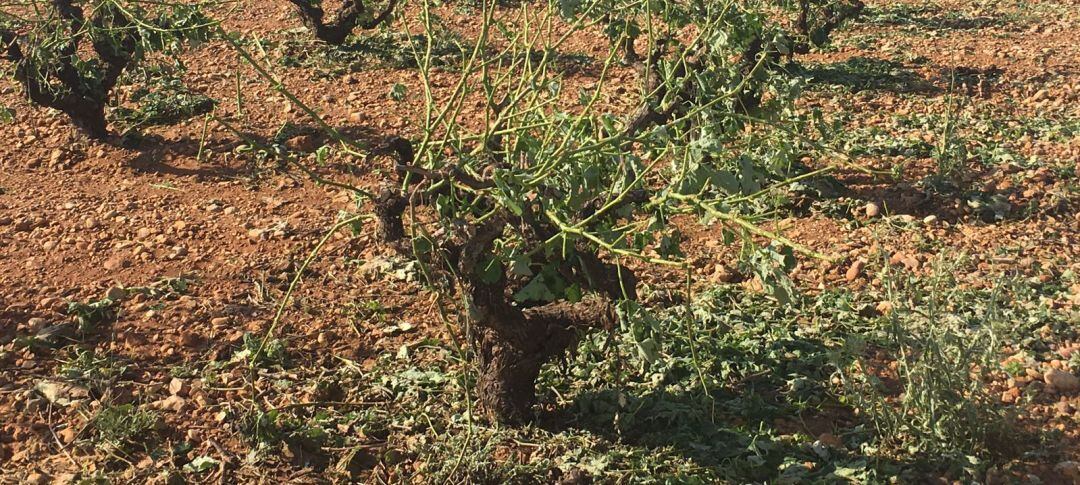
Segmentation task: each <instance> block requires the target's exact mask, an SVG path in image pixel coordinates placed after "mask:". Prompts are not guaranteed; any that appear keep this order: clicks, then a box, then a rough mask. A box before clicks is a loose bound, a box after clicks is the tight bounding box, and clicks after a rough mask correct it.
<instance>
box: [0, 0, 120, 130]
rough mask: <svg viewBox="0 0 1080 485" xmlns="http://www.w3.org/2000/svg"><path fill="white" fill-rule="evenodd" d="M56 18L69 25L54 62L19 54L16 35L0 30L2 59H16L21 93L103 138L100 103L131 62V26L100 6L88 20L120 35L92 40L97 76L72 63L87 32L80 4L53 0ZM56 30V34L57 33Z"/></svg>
mask: <svg viewBox="0 0 1080 485" xmlns="http://www.w3.org/2000/svg"><path fill="white" fill-rule="evenodd" d="M52 5H53V7H54V8H55V9H56V12H57V14H58V16H59V17H60V18H61V19H64V20H65V21H67V22H68V24H69V27H68V28H69V29H70V36H69V38H68V39H67V41H66V43H65V44H63V45H61V46H60V48H59V49H57V54H58V56H57V58H56V60H55V62H53V63H46V64H39V63H38V62H39V61H38V59H37V58H36V57H35V56H34V55H33V54H31V55H26V54H24V53H23V50H22V46H21V45H20V44H19V36H18V35H17V34H16V33H15V32H12V31H7V30H3V31H0V44H2V47H3V57H4V58H6V59H8V60H10V61H12V62H14V63H15V78H16V79H17V80H18V81H19V82H20V83H21V84H22V85H23V88H24V89H25V91H26V95H27V97H28V98H30V100H31V101H33V102H34V103H36V104H39V105H41V106H47V107H50V108H54V109H57V110H60V111H61V112H63V113H64V114H66V115H68V117H69V118H71V120H72V122H74V123H75V126H77V127H78V128H79V129H80V130H82V131H83V132H84V133H86V135H87V136H89V137H91V138H95V139H102V138H105V137H106V136H107V135H108V129H107V126H106V120H105V106H106V104H107V102H108V98H109V93H110V92H111V91H112V88H113V87H114V86H115V85H116V83H117V81H118V80H119V79H120V75H121V74H123V72H124V69H126V68H127V66H128V65H129V64H130V63H131V61H132V56H133V55H134V52H135V49H136V43H137V42H138V40H139V37H138V35H139V34H138V32H137V31H136V30H134V28H133V27H134V24H133V22H132V21H131V19H129V18H127V17H126V16H124V15H123V14H122V12H120V11H118V10H116V9H114V8H111V7H102V8H100V9H97V10H96V11H95V12H94V17H93V19H92V20H91V22H92V23H93V25H94V26H95V27H97V28H98V29H101V30H106V29H113V30H116V31H121V32H123V34H121V35H118V36H117V37H116V38H93V39H91V43H92V46H93V50H94V53H95V54H97V57H98V59H99V60H100V61H101V64H100V71H99V72H98V73H97V74H98V76H97V77H96V78H95V77H93V76H87V75H86V74H84V73H82V72H80V71H79V69H77V68H76V66H77V65H78V64H79V63H80V62H81V60H80V59H79V57H78V52H79V44H80V43H81V42H82V40H83V39H84V37H85V36H86V35H87V34H86V30H85V28H84V27H85V24H86V19H85V17H84V14H83V11H82V8H81V7H79V6H77V5H76V4H75V3H74V2H73V1H72V0H53V1H52ZM57 33H58V34H59V32H57Z"/></svg>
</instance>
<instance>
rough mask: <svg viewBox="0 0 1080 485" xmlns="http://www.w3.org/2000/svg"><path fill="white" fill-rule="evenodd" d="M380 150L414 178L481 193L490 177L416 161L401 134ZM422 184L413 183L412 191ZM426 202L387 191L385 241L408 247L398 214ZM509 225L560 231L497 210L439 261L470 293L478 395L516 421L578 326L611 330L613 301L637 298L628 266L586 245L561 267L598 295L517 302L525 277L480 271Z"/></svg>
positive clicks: (489, 410)
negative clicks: (425, 166)
mask: <svg viewBox="0 0 1080 485" xmlns="http://www.w3.org/2000/svg"><path fill="white" fill-rule="evenodd" d="M382 152H384V153H393V154H395V155H396V156H397V158H398V163H397V166H396V171H397V172H398V174H399V175H400V176H402V177H408V178H409V182H410V184H421V183H426V184H433V183H443V182H453V183H455V184H458V185H459V186H464V187H468V188H470V189H473V190H476V191H482V190H483V189H486V188H489V187H490V186H491V185H490V184H491V183H490V181H487V180H483V179H476V178H473V177H471V176H469V175H467V174H464V173H462V172H461V171H460V170H456V169H454V168H448V169H444V170H440V171H433V170H426V169H421V168H419V167H415V166H413V165H412V164H413V163H414V162H415V160H414V153H413V151H412V148H411V145H409V143H408V142H407V141H406V140H404V139H400V138H394V139H391V140H390V142H389V143H388V144H387V146H386V147H385V148H384V149H383V150H382ZM445 185H446V184H442V186H445ZM420 187H422V186H415V185H414V195H415V190H416V189H419V188H420ZM423 202H424V198H423V197H419V196H415V197H414V196H410V197H408V198H406V197H405V196H403V195H400V193H399V192H398V191H397V188H393V189H387V190H384V191H382V192H381V193H380V194H379V195H378V196H377V197H376V198H375V200H374V205H375V215H376V218H377V219H378V221H379V229H378V231H379V236H380V237H382V238H383V241H384V242H386V243H390V244H391V247H392V248H395V249H396V250H398V251H402V252H405V253H408V252H409V251H408V248H407V247H406V246H407V245H406V244H404V236H405V231H404V228H403V224H402V220H401V215H402V213H403V212H404V210H405V208H406V207H407V205H408V204H410V203H423ZM593 210H595V209H593ZM512 223H519V224H521V225H523V226H528V227H531V228H532V230H533V233H532V234H529V235H527V236H526V238H527V239H529V240H535V241H537V242H539V241H543V240H546V239H548V238H550V236H551V235H552V234H554V233H555V232H556V229H555V228H553V227H550V225H549V224H545V223H544V222H543V221H541V220H539V219H538V218H537V217H535V214H533V213H532V211H531V210H527V211H525V213H524V214H523V215H522V216H521V217H520V218H517V217H514V216H511V215H509V214H497V215H494V216H492V217H490V218H488V219H486V221H485V222H484V223H482V224H478V225H474V226H471V227H469V228H468V230H467V231H465V232H467V234H461V235H459V236H458V237H456V238H455V239H454V241H457V242H456V243H455V242H451V241H443V242H441V243H440V244H441V247H439V248H438V253H439V254H440V255H441V261H440V264H439V265H438V266H439V267H441V268H444V269H446V270H449V271H450V272H452V273H454V274H455V275H457V276H458V278H459V281H460V283H461V288H462V290H463V292H464V293H465V295H466V296H467V301H468V313H469V321H470V324H471V326H470V329H471V333H470V339H471V343H472V345H473V350H474V351H475V355H476V359H477V364H478V365H479V369H480V376H479V379H478V381H477V395H478V397H479V399H480V402H481V405H482V408H483V410H484V413H485V414H486V415H487V416H488V417H490V418H491V419H492V420H494V421H498V422H502V423H507V424H519V423H522V422H525V421H528V420H529V419H530V417H531V408H532V406H533V404H534V403H535V401H536V379H537V377H538V376H539V374H540V369H541V367H542V366H543V365H544V364H545V363H546V362H549V361H551V360H553V359H555V358H557V357H558V356H561V355H563V354H565V353H566V352H567V349H569V348H570V347H571V346H572V345H573V344H574V343H575V342H576V341H577V335H578V334H579V333H580V332H581V331H586V330H589V329H596V328H604V329H611V328H613V327H614V325H615V324H616V322H617V317H616V313H615V305H614V302H615V301H618V300H622V299H624V298H626V299H636V298H637V277H636V276H635V275H634V273H633V272H632V271H630V270H629V269H628V268H625V267H620V266H616V265H613V264H610V263H607V262H604V261H603V260H601V259H600V258H598V257H597V256H596V255H595V254H594V253H592V252H589V251H588V250H587V248H584V247H582V248H579V250H578V251H577V252H576V256H575V257H576V260H568V261H567V262H566V264H564V265H563V268H562V270H561V273H562V274H563V277H564V278H566V280H567V281H569V282H573V283H577V284H579V285H580V286H581V287H582V288H583V289H585V290H588V291H589V292H591V293H595V294H596V296H595V297H590V298H587V299H586V300H585V301H582V302H577V303H570V302H555V303H549V304H545V305H541V306H534V307H529V308H525V307H523V306H519V305H516V304H514V303H513V299H512V297H511V295H512V294H513V293H514V291H513V288H514V287H516V284H518V283H520V282H518V281H514V282H511V281H509V280H508V274H507V271H506V270H505V268H502V267H500V268H498V271H496V272H494V273H495V274H498V275H499V276H498V277H497V278H496V279H495V281H489V280H488V279H489V278H484V277H481V276H480V275H479V272H477V271H476V269H477V268H478V267H480V266H479V265H480V264H481V263H483V264H488V260H487V259H485V258H486V257H487V256H490V255H492V254H494V242H495V240H497V239H499V238H501V237H502V236H503V232H504V230H506V228H507V227H511V224H512ZM429 262H430V261H429ZM484 273H485V274H491V273H492V272H490V271H484Z"/></svg>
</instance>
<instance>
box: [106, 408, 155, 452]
mask: <svg viewBox="0 0 1080 485" xmlns="http://www.w3.org/2000/svg"><path fill="white" fill-rule="evenodd" d="M160 422H161V420H160V417H159V416H158V415H157V414H155V413H154V412H152V411H149V410H146V409H142V408H140V407H136V406H135V405H133V404H121V405H115V406H112V405H110V406H105V407H104V408H102V409H101V411H99V412H98V414H97V415H96V416H94V419H93V421H92V426H93V429H94V430H95V431H96V433H97V438H98V440H99V441H100V442H101V443H102V444H105V445H108V446H111V447H114V448H116V449H119V450H127V451H130V450H134V449H137V448H140V447H142V448H145V447H146V446H147V443H149V442H150V441H151V440H150V439H149V438H151V437H152V436H153V435H154V434H155V432H156V430H157V429H158V426H159V424H160Z"/></svg>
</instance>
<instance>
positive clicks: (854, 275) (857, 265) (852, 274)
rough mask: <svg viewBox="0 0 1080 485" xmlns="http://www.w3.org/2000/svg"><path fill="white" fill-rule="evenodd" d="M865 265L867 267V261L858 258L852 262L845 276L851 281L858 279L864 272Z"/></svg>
mask: <svg viewBox="0 0 1080 485" xmlns="http://www.w3.org/2000/svg"><path fill="white" fill-rule="evenodd" d="M865 267H866V262H865V261H863V260H861V259H856V260H855V262H854V263H851V267H849V268H848V270H847V274H846V275H844V278H845V279H847V281H848V282H849V283H850V282H852V281H855V280H856V279H858V278H859V275H861V274H862V272H863V268H865Z"/></svg>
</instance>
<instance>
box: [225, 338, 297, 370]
mask: <svg viewBox="0 0 1080 485" xmlns="http://www.w3.org/2000/svg"><path fill="white" fill-rule="evenodd" d="M233 361H241V362H247V363H249V364H250V365H252V366H254V367H273V366H277V367H284V366H285V365H286V363H287V362H288V354H287V353H286V351H285V344H283V343H282V342H281V340H278V339H276V338H270V339H260V338H259V337H257V336H255V335H253V334H250V333H245V334H244V336H243V339H242V341H241V343H240V350H238V351H237V352H236V353H235V354H233Z"/></svg>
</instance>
